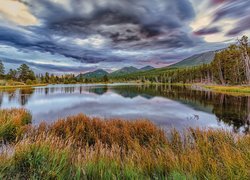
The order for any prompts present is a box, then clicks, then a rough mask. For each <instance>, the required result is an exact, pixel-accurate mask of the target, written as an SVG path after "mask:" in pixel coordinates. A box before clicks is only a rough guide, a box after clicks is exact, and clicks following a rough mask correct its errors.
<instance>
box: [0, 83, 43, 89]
mask: <svg viewBox="0 0 250 180" xmlns="http://www.w3.org/2000/svg"><path fill="white" fill-rule="evenodd" d="M46 85H47V84H34V85H25V84H23V85H12V86H8V85H7V86H0V89H15V88H32V87H38V86H46Z"/></svg>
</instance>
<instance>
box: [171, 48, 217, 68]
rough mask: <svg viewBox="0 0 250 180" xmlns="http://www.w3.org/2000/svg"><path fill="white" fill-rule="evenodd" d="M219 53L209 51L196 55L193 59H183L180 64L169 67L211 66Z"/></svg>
mask: <svg viewBox="0 0 250 180" xmlns="http://www.w3.org/2000/svg"><path fill="white" fill-rule="evenodd" d="M216 52H217V51H208V52H204V53H200V54H195V55H193V56H191V57H188V58H186V59H183V60H182V61H180V62H177V63H175V64H172V65H170V66H168V67H169V68H181V67H190V66H198V65H202V64H209V63H211V62H212V61H213V59H214V57H215V54H216Z"/></svg>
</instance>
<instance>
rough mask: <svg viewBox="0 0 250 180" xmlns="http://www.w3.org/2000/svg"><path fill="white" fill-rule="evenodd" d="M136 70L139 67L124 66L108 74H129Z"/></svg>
mask: <svg viewBox="0 0 250 180" xmlns="http://www.w3.org/2000/svg"><path fill="white" fill-rule="evenodd" d="M138 70H139V69H137V68H136V67H134V66H129V67H124V68H121V69H119V70H117V71H114V72H112V73H110V76H121V75H125V74H129V73H133V72H137V71H138Z"/></svg>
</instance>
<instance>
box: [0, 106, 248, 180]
mask: <svg viewBox="0 0 250 180" xmlns="http://www.w3.org/2000/svg"><path fill="white" fill-rule="evenodd" d="M13 111H19V110H12V111H9V112H10V114H13ZM6 112H8V111H6ZM26 113H27V112H26ZM27 114H28V113H27ZM9 117H12V116H9ZM0 126H3V124H2V123H1V124H0ZM19 126H21V127H22V124H19ZM24 129H25V130H24V131H22V134H19V138H17V139H16V141H14V142H13V143H12V144H11V145H9V146H7V147H6V148H5V150H3V151H0V152H1V153H0V161H1V163H0V179H1V178H2V179H11V178H13V179H19V178H23V179H38V178H40V179H166V178H168V179H185V178H187V179H249V177H250V151H249V149H250V137H249V136H243V135H235V134H232V133H230V132H227V131H223V130H199V129H188V130H187V131H186V132H185V133H183V134H180V133H178V132H177V131H175V130H172V131H171V133H170V135H168V136H165V132H164V131H163V130H161V129H159V128H158V127H156V126H155V125H154V124H152V123H151V122H150V121H146V120H137V121H125V120H118V119H113V120H112V119H110V120H103V119H100V118H90V117H87V116H85V115H81V114H80V115H76V116H71V117H68V118H66V119H61V120H58V121H57V122H55V123H52V124H46V123H41V124H40V125H39V126H37V127H29V128H27V126H26V128H24ZM10 152H11V153H10Z"/></svg>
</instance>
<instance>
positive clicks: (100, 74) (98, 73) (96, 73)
mask: <svg viewBox="0 0 250 180" xmlns="http://www.w3.org/2000/svg"><path fill="white" fill-rule="evenodd" d="M108 74H109V73H108V72H107V71H105V70H103V69H97V70H95V71H93V72H88V73H85V74H79V75H78V76H77V77H78V78H80V77H81V78H102V77H104V76H105V75H108Z"/></svg>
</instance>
